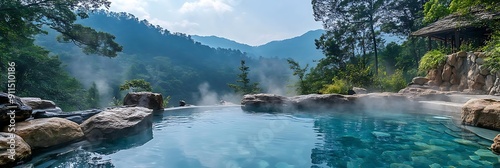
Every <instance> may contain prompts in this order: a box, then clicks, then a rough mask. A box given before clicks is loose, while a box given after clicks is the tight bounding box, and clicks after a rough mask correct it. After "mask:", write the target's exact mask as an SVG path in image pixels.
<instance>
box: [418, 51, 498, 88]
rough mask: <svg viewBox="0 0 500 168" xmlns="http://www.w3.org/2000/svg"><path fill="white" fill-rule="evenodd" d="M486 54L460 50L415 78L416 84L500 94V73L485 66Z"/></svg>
mask: <svg viewBox="0 0 500 168" xmlns="http://www.w3.org/2000/svg"><path fill="white" fill-rule="evenodd" d="M485 57H486V56H485V54H484V53H481V52H463V51H461V52H458V53H454V54H450V55H448V57H447V59H446V63H445V64H443V65H442V66H440V67H438V68H436V69H432V70H429V71H428V72H427V79H428V80H429V81H428V82H426V83H423V82H424V81H425V80H424V79H423V77H416V78H414V80H413V82H412V83H413V84H415V85H424V86H426V85H427V86H430V87H433V88H435V89H438V90H440V91H460V92H464V93H468V94H490V95H500V73H498V72H493V71H491V70H490V69H488V68H487V67H486V66H484V65H483V64H484V59H485Z"/></svg>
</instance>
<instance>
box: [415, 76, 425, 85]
mask: <svg viewBox="0 0 500 168" xmlns="http://www.w3.org/2000/svg"><path fill="white" fill-rule="evenodd" d="M427 82H429V79H427V78H425V77H414V78H413V79H412V80H411V83H413V84H417V85H424V84H427Z"/></svg>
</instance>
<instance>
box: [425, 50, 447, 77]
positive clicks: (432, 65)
mask: <svg viewBox="0 0 500 168" xmlns="http://www.w3.org/2000/svg"><path fill="white" fill-rule="evenodd" d="M445 61H446V55H445V54H444V53H442V52H441V51H440V50H431V51H429V52H427V53H426V54H425V55H424V56H423V57H422V59H421V60H420V63H419V65H418V70H419V71H422V72H427V71H428V70H431V69H436V68H437V67H438V66H440V65H443V64H444V63H445Z"/></svg>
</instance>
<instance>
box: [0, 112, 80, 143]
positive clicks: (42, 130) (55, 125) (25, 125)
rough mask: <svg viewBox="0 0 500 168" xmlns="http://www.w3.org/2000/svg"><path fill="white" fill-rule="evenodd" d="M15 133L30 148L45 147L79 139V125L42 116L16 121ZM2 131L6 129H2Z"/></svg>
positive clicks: (61, 119)
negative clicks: (40, 117)
mask: <svg viewBox="0 0 500 168" xmlns="http://www.w3.org/2000/svg"><path fill="white" fill-rule="evenodd" d="M15 128H16V131H15V133H16V134H17V135H19V136H21V137H22V138H23V139H24V141H26V143H28V144H29V145H30V146H31V148H33V149H34V148H46V147H51V146H55V145H60V144H64V143H67V142H71V141H74V140H78V139H81V138H82V137H83V132H82V129H81V128H80V126H79V125H78V124H76V123H74V122H72V121H69V120H67V119H63V118H43V119H34V120H29V121H24V122H19V123H16V126H15ZM4 131H7V130H5V129H4Z"/></svg>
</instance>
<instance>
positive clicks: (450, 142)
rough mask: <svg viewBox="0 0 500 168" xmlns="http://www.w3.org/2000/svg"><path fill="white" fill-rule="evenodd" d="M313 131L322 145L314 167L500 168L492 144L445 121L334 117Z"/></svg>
mask: <svg viewBox="0 0 500 168" xmlns="http://www.w3.org/2000/svg"><path fill="white" fill-rule="evenodd" d="M373 114H375V115H373ZM314 128H315V130H316V133H317V136H318V139H321V140H322V143H319V144H317V145H316V147H315V148H313V149H312V150H311V151H312V154H311V163H312V164H313V166H311V167H313V168H318V167H367V168H369V167H408V166H412V167H500V164H499V157H498V156H496V155H494V154H492V153H491V152H490V151H489V150H487V147H488V146H487V145H488V144H491V142H488V141H487V140H484V139H481V138H479V137H477V136H476V135H474V134H472V133H470V132H468V131H466V130H463V129H461V128H460V127H457V126H456V125H455V124H454V123H453V121H452V120H451V118H450V117H446V116H429V115H421V114H420V115H419V114H412V115H410V114H402V113H399V114H398V113H391V114H390V115H384V113H383V112H378V113H363V114H357V115H355V116H353V115H345V114H338V115H336V114H335V115H332V116H331V117H327V118H319V119H316V120H315V121H314ZM481 144H484V145H481Z"/></svg>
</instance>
